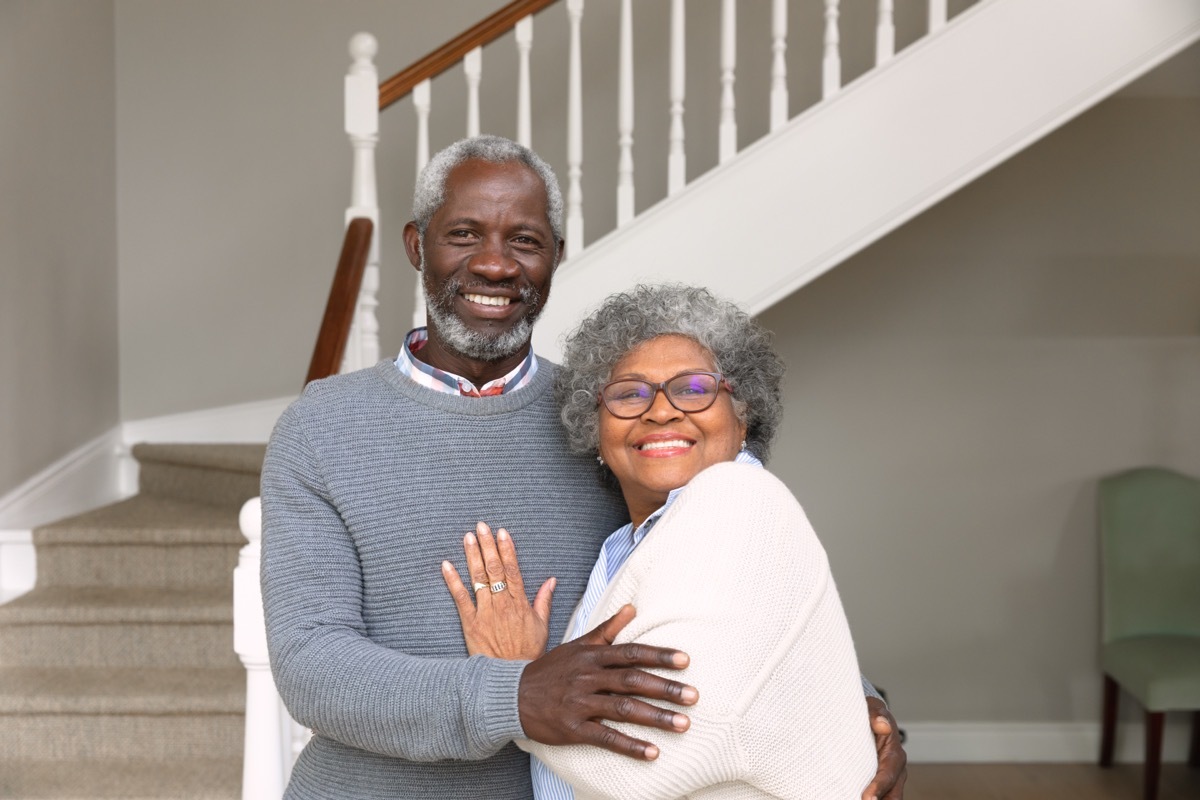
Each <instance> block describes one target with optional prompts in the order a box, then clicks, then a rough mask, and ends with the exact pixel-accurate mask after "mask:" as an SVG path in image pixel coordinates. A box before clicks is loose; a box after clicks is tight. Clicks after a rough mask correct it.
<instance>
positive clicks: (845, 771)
mask: <svg viewBox="0 0 1200 800" xmlns="http://www.w3.org/2000/svg"><path fill="white" fill-rule="evenodd" d="M625 603H633V604H634V605H635V606H636V607H637V610H638V614H637V617H636V618H634V620H633V621H632V622H631V623H630V624H629V625H628V626H627V627H626V628H625V629H624V630H622V631H621V633H620V634H619V635H618V637H617V642H618V643H619V642H627V641H637V642H643V643H645V644H652V645H660V646H664V647H677V648H679V649H681V650H684V651H685V652H687V653H688V655H689V656H691V665H690V666H689V667H688V668H687V669H686V670H684V671H683V672H682V673H680V672H672V673H671V675H670V677H672V678H675V679H676V680H681V681H684V682H686V683H689V684H691V685H692V686H696V687H699V689H700V700H699V702H698V703H697V704H696V705H695V706H692V707H690V708H683V707H675V708H677V710H679V711H682V712H684V713H686V714H688V716H690V717H691V720H692V724H691V727H690V728H689V730H688V731H687V732H685V733H681V734H680V733H665V732H661V731H652V732H650V733H647V732H646V731H645V729H644V728H643V729H635V728H634V727H633V726H631V725H627V724H624V723H616V724H615V725H614V727H616V728H619V729H621V730H624V731H625V732H626V733H628V734H630V735H631V736H635V737H638V738H647V739H649V740H650V741H653V742H654V743H655V744H657V745H658V746H659V749H660V755H659V757H658V759H657V760H655V761H649V762H645V761H633V760H631V759H629V758H625V757H624V756H619V755H615V754H613V753H610V752H608V751H606V750H601V749H600V748H597V747H588V746H581V745H572V746H566V747H547V746H545V745H541V744H537V743H535V742H521V746H522V747H523V748H526V749H528V750H529V751H530V752H531V753H533V754H534V755H536V756H537V757H538V758H540V759H541V760H542V761H544V762H545V763H546V765H547V766H548V767H550V769H552V770H553V771H554V772H555V773H557V774H558V775H560V776H561V777H563V778H564V779H565V780H566V781H567V782H568V783H570V784H571V785H572V786H573V787H574V788H575V795H576V797H577V798H579V800H584V799H585V798H617V799H618V800H628V799H629V798H637V800H667V798H680V797H687V798H691V799H692V800H700V799H701V798H703V800H718V799H719V800H752V799H754V798H763V799H765V798H786V799H787V800H857V798H859V797H860V796H861V794H862V790H863V789H864V788H865V787H866V785H867V783H868V782H869V781H870V780H871V778H872V777H873V776H874V775H875V769H876V757H875V744H874V739H873V737H872V734H871V730H870V727H869V726H868V725H867V724H866V721H867V709H866V700H865V699H864V697H863V687H862V683H861V681H860V678H859V671H858V665H857V663H856V659H855V655H854V643H853V641H852V640H851V638H850V629H849V627H848V625H847V624H846V616H845V613H844V612H843V611H842V605H841V601H840V600H839V598H838V593H837V588H836V586H835V585H834V582H833V577H832V576H831V574H830V571H829V562H828V559H827V558H826V556H825V551H824V549H823V548H822V547H821V543H820V542H819V541H817V537H816V534H815V533H814V532H813V529H812V526H811V525H809V523H808V519H807V518H806V517H805V515H804V512H803V510H802V509H801V508H800V505H799V504H798V503H797V502H796V500H795V498H794V497H792V494H791V492H789V491H788V489H787V487H786V486H784V485H783V484H782V483H781V482H780V481H779V479H778V478H776V477H774V476H773V475H771V474H770V473H769V472H767V471H766V470H763V469H759V468H758V467H754V466H749V465H745V464H734V463H722V464H716V465H714V466H712V467H709V468H708V469H706V470H704V471H703V472H701V473H700V474H699V475H697V476H696V477H695V478H693V479H692V481H691V482H690V483H688V485H687V487H686V488H685V489H684V490H683V492H682V493H681V494H680V495H679V496H678V497H677V498H676V499H675V502H674V503H673V504H672V505H671V507H670V508H669V509H667V511H666V513H665V514H663V516H662V518H661V519H660V520H659V521H658V524H657V525H655V526H654V528H653V529H652V530H651V531H650V532H649V533H648V534H647V535H646V538H645V540H643V541H642V543H641V544H640V545H638V548H637V549H636V550H634V551H633V554H632V555H630V556H629V560H628V561H626V562H625V564H624V566H622V567H621V569H620V571H619V572H618V573H617V574H616V575H615V576H613V580H612V582H611V583H610V584H609V586H608V589H607V590H606V591H605V593H604V595H602V596H601V598H600V600H599V602H598V603H597V604H596V608H595V609H594V610H593V611H592V613H591V617H590V619H589V620H588V626H589V627H590V626H592V625H594V624H596V623H597V622H598V621H601V620H603V619H605V618H606V617H608V616H610V615H612V614H613V613H615V611H616V610H617V609H618V608H620V607H621V606H622V605H623V604H625ZM665 705H666V706H667V707H671V706H670V704H665Z"/></svg>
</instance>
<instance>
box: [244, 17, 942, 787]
mask: <svg viewBox="0 0 1200 800" xmlns="http://www.w3.org/2000/svg"><path fill="white" fill-rule="evenodd" d="M563 1H564V2H565V4H566V10H567V18H568V31H567V34H568V40H569V51H568V63H567V84H568V86H567V88H568V93H567V108H566V120H567V125H566V138H567V148H566V150H567V187H566V188H567V192H566V201H567V202H566V239H567V249H566V256H567V257H568V258H569V257H571V256H573V255H576V254H578V253H579V252H581V251H582V249H583V246H584V224H583V223H584V216H583V190H582V180H583V113H582V109H583V75H582V66H581V65H582V56H581V52H582V50H581V29H582V20H583V11H584V0H563ZM607 1H608V2H614V1H617V0H607ZM555 2H557V0H516V2H512V3H509V4H508V5H507V6H504V7H503V8H501V9H500V10H499V11H497V12H496V13H495V14H493V15H492V16H490V17H488V18H487V19H485V20H483V21H482V22H480V23H479V24H477V25H475V26H474V27H472V28H470V29H469V30H467V31H464V32H463V33H462V34H460V35H459V36H457V37H455V38H454V39H452V40H451V41H449V42H447V43H446V44H445V45H443V46H442V47H440V48H438V49H437V50H435V51H434V52H432V53H430V54H429V55H427V56H425V57H424V58H422V59H420V60H419V61H416V62H414V63H413V64H412V65H411V66H409V67H407V68H406V69H404V70H401V71H400V72H398V73H396V74H395V75H393V76H392V77H391V78H388V79H387V80H385V81H384V82H383V83H379V82H378V73H377V71H376V68H375V65H374V61H373V59H374V57H375V54H376V52H377V44H376V40H375V38H374V37H373V36H371V35H370V34H366V33H360V34H357V35H355V36H354V37H353V38H352V39H351V41H350V54H351V56H352V58H353V61H352V63H351V66H350V69H349V72H348V74H347V75H346V78H345V129H346V133H347V135H348V136H349V138H350V143H351V147H352V149H353V153H354V166H353V182H352V189H351V203H350V206H349V208H347V210H346V223H347V232H346V240H345V242H344V244H343V250H342V261H341V262H339V268H338V277H336V278H335V280H334V286H333V288H332V289H331V292H330V299H329V303H328V304H327V307H326V320H327V321H328V324H329V326H330V328H331V330H333V331H334V333H330V334H328V336H329V337H331V338H328V340H327V333H326V330H325V328H326V325H325V323H323V325H322V332H321V334H320V335H319V337H318V344H317V346H316V348H315V350H314V355H313V363H312V364H311V365H310V370H309V376H308V379H309V380H312V379H314V378H316V377H324V376H325V375H327V374H330V372H331V371H332V365H333V364H337V363H338V362H339V359H340V367H339V371H341V372H347V371H351V370H355V369H361V368H364V367H368V366H371V365H373V364H374V363H375V362H376V361H377V360H378V359H379V355H380V346H379V323H378V320H377V318H376V314H375V309H376V308H377V306H378V300H377V293H378V289H379V263H380V256H379V249H380V247H379V243H380V236H379V207H378V199H377V198H378V192H377V189H376V178H375V148H376V145H377V143H378V139H379V112H380V111H381V110H382V109H385V108H387V107H388V106H390V105H392V104H394V103H395V102H397V101H398V100H400V99H402V98H404V97H406V96H408V95H411V96H412V98H413V108H414V111H415V114H416V135H415V142H416V169H417V173H418V174H419V173H420V171H421V169H422V168H424V166H425V164H426V163H428V161H429V155H430V153H429V120H430V114H431V110H432V80H433V78H435V77H437V76H438V75H440V74H442V73H443V72H445V71H446V70H448V69H450V68H451V67H453V66H455V65H457V64H458V63H460V62H461V63H462V64H463V68H464V69H463V72H464V75H465V77H466V81H467V89H468V97H467V126H466V135H468V136H470V135H474V134H476V133H478V132H479V130H480V117H479V97H480V87H481V84H482V78H483V48H484V47H485V46H487V45H488V44H490V43H492V42H494V41H495V40H496V39H498V38H499V37H500V36H502V35H503V34H505V33H507V32H508V31H509V30H514V33H515V40H516V46H517V51H518V76H517V82H518V91H517V140H518V141H519V142H520V143H521V144H524V145H526V146H530V136H531V127H532V126H531V97H530V94H531V93H530V69H529V63H530V51H531V49H532V45H533V15H534V14H536V13H537V12H539V11H541V10H542V9H544V8H546V7H548V6H550V5H553V4H554V3H555ZM593 2H600V0H593ZM619 2H620V15H621V20H620V33H619V41H618V44H617V52H618V69H619V84H618V113H617V147H618V151H619V160H618V167H617V170H618V175H617V198H616V203H617V225H618V227H621V226H623V225H627V224H629V223H630V222H631V221H632V220H633V219H634V217H635V211H634V188H633V178H634V165H633V150H632V147H633V132H634V114H633V109H634V102H633V101H634V95H633V91H634V81H633V75H634V71H633V70H634V64H633V31H634V25H633V3H632V2H631V0H619ZM893 2H894V0H877V15H876V26H875V45H876V47H875V60H876V64H877V65H881V64H883V63H884V62H886V61H887V60H888V59H890V58H891V57H892V56H893V54H894V52H895V27H894V25H893ZM839 6H840V0H824V46H823V51H822V54H821V56H822V58H821V66H820V69H821V73H822V82H821V85H822V98H823V99H828V98H830V97H832V96H833V95H835V94H836V93H837V92H839V91H840V90H841V88H842V77H841V54H840V33H839ZM771 10H772V14H771V41H770V48H771V51H772V64H771V70H770V81H771V83H770V129H771V130H772V131H773V130H776V129H778V128H780V127H782V126H783V125H785V124H787V122H788V120H789V119H790V118H791V112H790V109H789V105H788V103H789V101H788V86H787V62H786V54H787V20H788V4H787V0H772V6H771ZM720 14H721V35H720V42H719V48H720V67H721V69H720V81H719V91H720V105H719V107H720V115H719V120H718V123H717V131H718V143H719V148H718V162H719V163H725V162H726V161H729V160H730V159H732V158H734V157H735V156H736V155H737V152H738V133H737V115H736V93H735V88H736V67H737V52H736V41H737V40H736V25H737V0H722V3H721V10H720ZM928 20H929V32H930V33H933V32H936V31H937V30H939V29H940V28H942V27H943V26H944V25H945V24H946V20H947V9H946V0H928ZM684 28H685V3H684V0H671V19H670V34H669V42H668V47H669V48H670V51H669V53H670V79H669V98H668V101H669V103H668V113H669V115H670V126H669V135H668V155H667V195H668V196H671V195H674V194H677V193H678V192H680V191H682V190H683V189H684V188H685V185H686V163H687V155H686V138H685V135H684V126H683V111H684V100H685V94H684V86H685V77H686V57H685V47H684V41H685V40H684ZM364 229H365V233H364ZM347 262H349V265H348V266H347V268H346V272H347V274H346V275H345V276H342V275H341V273H342V272H343V270H342V266H341V264H342V263H347ZM356 264H361V266H356ZM355 272H357V273H358V274H359V276H360V277H358V278H356V277H355V275H354V273H355ZM356 280H357V281H358V282H359V283H360V286H359V287H358V288H357V289H355V288H353V286H354V283H355V281H356ZM355 294H357V297H355ZM350 298H353V303H352V304H351V302H350ZM350 305H353V309H354V312H353V315H352V317H350V318H351V319H352V322H351V323H350V325H349V332H348V334H341V333H336V331H337V330H342V329H344V328H345V327H346V319H347V317H348V316H349V315H348V313H347V309H348V307H349V306H350ZM335 307H336V308H335ZM331 308H335V311H333V312H331V311H330V309H331ZM414 308H415V310H414V313H413V324H414V326H419V325H423V324H424V318H425V304H424V295H423V293H422V291H421V286H420V285H419V283H418V286H417V290H416V297H415V303H414ZM339 336H340V337H341V339H342V342H341V344H338V341H337V339H338V337H339ZM339 349H341V350H342V351H343V354H340V355H339V354H338V350H339ZM318 362H319V363H318ZM261 513H262V512H261V504H260V501H259V499H258V498H254V499H252V500H250V501H248V502H247V503H246V505H245V506H244V507H243V509H242V513H241V520H240V522H241V527H242V533H243V535H245V537H246V539H247V541H248V544H247V545H246V546H245V547H244V548H242V552H241V555H240V558H239V562H238V566H237V568H236V569H235V570H234V649H235V650H236V652H237V654H238V656H239V657H240V658H241V660H242V663H243V664H244V665H245V666H246V690H247V692H246V740H245V759H244V765H243V784H242V797H243V798H244V800H274V799H275V798H279V797H281V796H282V793H283V787H284V786H285V785H286V783H287V778H288V774H289V773H290V770H291V765H292V763H293V762H294V760H295V756H296V754H297V753H298V752H299V749H300V748H302V747H303V745H304V742H305V741H306V739H307V731H305V730H304V729H303V728H301V727H300V726H299V725H297V724H296V723H295V722H294V721H293V720H292V719H291V718H290V717H289V716H288V714H287V712H286V710H285V709H284V708H283V704H282V702H281V701H280V699H279V695H278V693H277V691H276V689H275V685H274V682H273V681H272V679H271V673H270V665H269V661H268V658H267V647H266V635H265V625H264V621H263V611H262V593H261V587H260V586H259V582H258V581H259V559H260V552H261V550H260V542H261V538H262V519H261Z"/></svg>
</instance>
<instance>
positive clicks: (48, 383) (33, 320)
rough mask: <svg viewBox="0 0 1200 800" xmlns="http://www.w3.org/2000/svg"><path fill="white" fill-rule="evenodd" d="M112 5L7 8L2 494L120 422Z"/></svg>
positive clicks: (27, 2) (2, 134)
mask: <svg viewBox="0 0 1200 800" xmlns="http://www.w3.org/2000/svg"><path fill="white" fill-rule="evenodd" d="M113 58H114V55H113V11H112V5H111V3H108V2H93V3H86V4H80V3H75V2H71V1H70V0H45V2H43V1H42V0H12V1H11V2H5V3H2V4H0V109H3V111H0V374H2V375H3V376H4V377H3V379H2V380H0V497H2V496H3V495H4V494H5V493H6V492H8V491H9V490H11V489H13V488H14V487H16V486H17V485H18V484H20V483H22V482H23V481H24V480H26V479H27V478H29V477H30V476H31V475H33V474H35V473H37V472H38V471H40V470H42V469H44V468H46V467H47V466H49V465H50V464H51V463H53V462H54V461H56V460H57V459H59V458H60V457H62V456H64V455H65V454H67V453H68V452H70V451H71V450H73V449H75V448H76V447H79V446H81V445H83V444H84V443H85V442H87V441H89V440H90V439H92V438H94V437H96V436H99V435H100V434H102V433H103V432H104V431H106V430H108V429H109V428H110V427H112V426H113V425H115V424H116V422H117V244H116V214H115V211H114V203H113V201H114V198H115V194H116V127H115V115H114V107H113V102H114V93H115V79H114V69H113Z"/></svg>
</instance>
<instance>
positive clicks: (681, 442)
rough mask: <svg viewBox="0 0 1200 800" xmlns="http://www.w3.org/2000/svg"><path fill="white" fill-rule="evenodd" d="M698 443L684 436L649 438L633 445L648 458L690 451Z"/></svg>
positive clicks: (665, 456)
mask: <svg viewBox="0 0 1200 800" xmlns="http://www.w3.org/2000/svg"><path fill="white" fill-rule="evenodd" d="M695 446H696V443H695V442H693V441H691V440H690V439H684V438H674V437H673V438H669V439H661V438H655V439H648V440H643V441H640V442H638V443H637V444H635V445H634V446H633V449H634V450H636V451H637V452H638V453H639V454H640V455H643V456H646V457H648V458H668V457H671V456H678V455H683V454H684V453H687V452H688V451H690V450H691V449H692V448H693V447H695Z"/></svg>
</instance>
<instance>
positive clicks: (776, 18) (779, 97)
mask: <svg viewBox="0 0 1200 800" xmlns="http://www.w3.org/2000/svg"><path fill="white" fill-rule="evenodd" d="M787 11H788V7H787V0H773V2H772V6H771V51H772V52H773V53H774V57H773V59H772V61H771V130H775V129H777V128H781V127H783V125H784V124H785V123H786V122H787V120H788V85H787V59H786V58H785V57H784V54H785V53H786V52H787V25H788V13H787Z"/></svg>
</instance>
